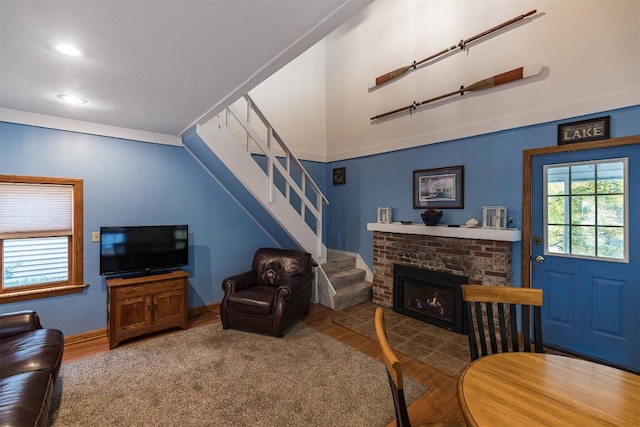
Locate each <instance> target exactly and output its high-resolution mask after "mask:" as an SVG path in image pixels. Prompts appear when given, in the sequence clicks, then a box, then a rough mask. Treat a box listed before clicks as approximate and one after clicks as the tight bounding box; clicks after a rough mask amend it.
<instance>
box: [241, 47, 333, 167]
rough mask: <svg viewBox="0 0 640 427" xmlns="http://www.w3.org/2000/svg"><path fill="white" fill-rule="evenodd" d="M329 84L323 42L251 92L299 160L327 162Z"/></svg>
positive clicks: (259, 106) (250, 94)
mask: <svg viewBox="0 0 640 427" xmlns="http://www.w3.org/2000/svg"><path fill="white" fill-rule="evenodd" d="M325 82H326V78H325V42H324V40H322V41H320V42H318V43H317V44H316V45H314V46H313V47H312V48H311V49H309V50H307V51H306V52H304V53H303V54H302V55H300V56H298V57H297V58H296V59H294V60H293V61H292V62H290V63H289V64H287V65H285V66H284V67H283V68H281V69H280V70H279V71H278V72H276V73H275V74H274V75H272V76H271V77H269V78H268V79H267V80H265V81H264V82H262V83H261V84H260V85H258V86H257V87H255V88H254V89H253V90H251V91H250V92H249V96H251V98H252V99H253V100H254V102H255V103H256V105H257V106H258V108H260V110H261V111H262V112H263V113H264V115H265V116H266V118H267V120H269V122H270V123H271V125H272V126H273V128H274V129H275V130H276V132H278V134H279V135H280V137H281V138H282V140H283V141H284V143H285V144H286V145H287V146H288V147H289V149H291V150H292V151H293V153H294V155H295V156H296V157H298V158H299V159H304V160H316V161H324V160H325V159H326V140H327V137H326V136H327V134H326V96H325V93H326V86H325Z"/></svg>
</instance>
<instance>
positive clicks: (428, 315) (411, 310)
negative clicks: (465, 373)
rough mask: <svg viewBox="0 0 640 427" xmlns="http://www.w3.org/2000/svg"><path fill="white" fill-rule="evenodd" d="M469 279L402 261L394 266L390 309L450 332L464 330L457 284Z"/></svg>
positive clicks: (460, 295)
mask: <svg viewBox="0 0 640 427" xmlns="http://www.w3.org/2000/svg"><path fill="white" fill-rule="evenodd" d="M465 283H468V278H467V277H463V276H458V275H455V274H449V273H444V272H440V271H432V270H427V269H424V268H418V267H412V266H408V265H402V264H394V266H393V310H394V311H395V312H397V313H401V314H404V315H407V316H410V317H413V318H415V319H418V320H422V321H423V322H427V323H431V324H433V325H436V326H439V327H441V328H444V329H448V330H450V331H453V332H457V333H461V334H464V333H466V332H467V331H466V329H467V328H466V321H465V317H466V314H465V311H464V309H463V306H462V291H461V289H460V285H463V284H465Z"/></svg>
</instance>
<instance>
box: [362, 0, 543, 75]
mask: <svg viewBox="0 0 640 427" xmlns="http://www.w3.org/2000/svg"><path fill="white" fill-rule="evenodd" d="M534 13H536V10H535V9H534V10H531V11H529V12H527V13H523V14H522V15H518V16H516V17H515V18H513V19H510V20H508V21H505V22H503V23H502V24H499V25H496V26H495V27H493V28H489V29H488V30H485V31H483V32H481V33H480V34H476V35H475V36H473V37H469V38H468V39H465V40H460V41H459V42H458V44H456V45H453V46H451V47H450V48H447V49H443V50H441V51H440V52H438V53H434V54H433V55H431V56H428V57H426V58H424V59H421V60H420V61H417V62H416V61H413V63H411V64H410V65H407V66H405V67H400V68H398V69H395V70H393V71H390V72H388V73H387V74H383V75H381V76H378V77H376V82H375V84H374V85H373V86H371V88H375V87H377V86H380V85H382V84H384V83H387V82H389V81H391V80H393V79H397V78H398V77H400V76H402V75H403V74H405V73H408V72H409V71H412V70H415V69H416V68H417V67H418V65H422V64H424V63H425V62H427V61H431V60H432V59H435V58H437V57H439V56H442V55H444V54H445V53H447V52H451V51H453V50H456V49H458V48H459V50H464V49H465V48H466V47H467V45H468V44H469V43H472V42H474V41H476V40H479V39H481V38H483V37H484V36H488V35H489V34H491V33H495V32H496V31H498V30H501V29H503V28H505V27H508V26H509V25H512V24H515V23H516V22H519V21H521V20H523V19H524V18H526V17H528V16H531V15H533V14H534Z"/></svg>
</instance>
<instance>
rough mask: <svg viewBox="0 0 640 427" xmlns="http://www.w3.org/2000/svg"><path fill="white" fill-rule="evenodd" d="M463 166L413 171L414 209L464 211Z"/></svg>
mask: <svg viewBox="0 0 640 427" xmlns="http://www.w3.org/2000/svg"><path fill="white" fill-rule="evenodd" d="M462 171H463V168H462V166H451V167H448V168H436V169H423V170H417V171H413V208H414V209H424V208H434V209H462V208H463V207H464V192H463V190H464V176H463V173H462Z"/></svg>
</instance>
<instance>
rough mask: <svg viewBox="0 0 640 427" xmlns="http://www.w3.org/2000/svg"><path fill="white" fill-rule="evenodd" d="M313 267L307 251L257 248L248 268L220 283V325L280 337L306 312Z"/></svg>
mask: <svg viewBox="0 0 640 427" xmlns="http://www.w3.org/2000/svg"><path fill="white" fill-rule="evenodd" d="M314 266H315V262H314V261H313V260H312V259H311V254H309V253H307V252H303V251H298V250H290V249H277V248H260V249H258V250H257V251H256V253H255V254H254V257H253V262H252V264H251V270H249V271H246V272H244V273H240V274H237V275H234V276H231V277H227V278H226V279H224V280H223V282H222V289H223V290H224V298H223V299H222V304H221V306H220V317H221V321H222V328H223V329H229V328H233V329H243V330H248V331H252V332H259V333H267V334H271V335H274V336H278V337H281V336H283V335H284V332H285V331H286V329H287V328H289V327H290V326H292V325H293V324H294V323H295V322H296V321H297V320H299V319H302V318H303V317H304V316H306V315H307V314H309V306H310V304H311V295H312V286H313V280H314V278H315V273H314V272H313V267H314Z"/></svg>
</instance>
